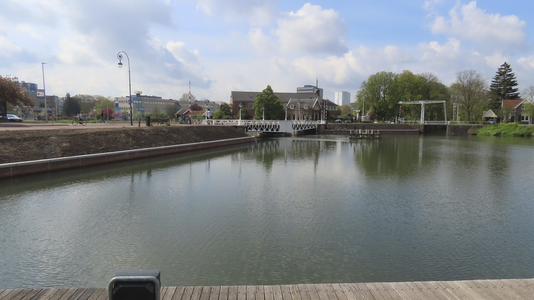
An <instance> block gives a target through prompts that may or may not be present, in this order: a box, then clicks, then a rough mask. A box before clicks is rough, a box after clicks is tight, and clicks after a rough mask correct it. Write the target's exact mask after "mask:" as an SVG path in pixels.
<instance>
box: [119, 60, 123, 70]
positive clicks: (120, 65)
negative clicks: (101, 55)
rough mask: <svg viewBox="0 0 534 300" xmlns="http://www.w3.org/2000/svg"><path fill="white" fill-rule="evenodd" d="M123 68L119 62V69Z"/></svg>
mask: <svg viewBox="0 0 534 300" xmlns="http://www.w3.org/2000/svg"><path fill="white" fill-rule="evenodd" d="M121 68H122V62H121V61H120V60H119V69H121Z"/></svg>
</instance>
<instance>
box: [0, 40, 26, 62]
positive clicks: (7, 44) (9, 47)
mask: <svg viewBox="0 0 534 300" xmlns="http://www.w3.org/2000/svg"><path fill="white" fill-rule="evenodd" d="M19 52H22V48H21V47H19V46H17V45H15V44H13V43H12V42H11V41H10V40H8V39H7V38H6V37H5V36H1V35H0V55H1V56H6V57H11V56H12V55H13V54H16V53H19Z"/></svg>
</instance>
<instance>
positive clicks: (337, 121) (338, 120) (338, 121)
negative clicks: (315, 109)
mask: <svg viewBox="0 0 534 300" xmlns="http://www.w3.org/2000/svg"><path fill="white" fill-rule="evenodd" d="M334 123H343V121H341V120H340V119H336V120H335V121H334Z"/></svg>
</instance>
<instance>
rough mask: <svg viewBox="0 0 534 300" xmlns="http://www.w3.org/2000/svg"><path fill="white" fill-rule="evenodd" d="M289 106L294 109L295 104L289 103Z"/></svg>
mask: <svg viewBox="0 0 534 300" xmlns="http://www.w3.org/2000/svg"><path fill="white" fill-rule="evenodd" d="M289 108H291V109H294V108H295V104H291V105H289ZM293 120H294V119H293Z"/></svg>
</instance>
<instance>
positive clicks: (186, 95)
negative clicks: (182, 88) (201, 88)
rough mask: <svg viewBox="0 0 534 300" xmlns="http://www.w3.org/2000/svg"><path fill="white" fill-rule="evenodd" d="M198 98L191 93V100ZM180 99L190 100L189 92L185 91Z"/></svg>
mask: <svg viewBox="0 0 534 300" xmlns="http://www.w3.org/2000/svg"><path fill="white" fill-rule="evenodd" d="M195 100H197V97H195V95H193V94H191V102H193V101H195ZM179 101H190V100H189V93H183V94H182V97H180V99H179Z"/></svg>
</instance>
